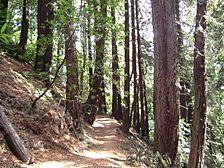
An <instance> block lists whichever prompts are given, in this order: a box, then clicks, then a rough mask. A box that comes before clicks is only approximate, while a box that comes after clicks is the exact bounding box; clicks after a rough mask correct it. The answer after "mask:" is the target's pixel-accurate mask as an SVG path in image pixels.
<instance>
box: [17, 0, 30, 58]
mask: <svg viewBox="0 0 224 168" xmlns="http://www.w3.org/2000/svg"><path fill="white" fill-rule="evenodd" d="M21 24H22V28H21V33H20V41H19V50H20V52H21V53H22V54H23V53H24V52H25V51H26V44H27V39H28V31H29V5H28V0H23V16H22V23H21Z"/></svg>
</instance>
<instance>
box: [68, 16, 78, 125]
mask: <svg viewBox="0 0 224 168" xmlns="http://www.w3.org/2000/svg"><path fill="white" fill-rule="evenodd" d="M68 20H69V21H68V23H67V25H66V31H65V32H66V34H65V35H66V41H65V57H66V70H67V81H66V112H68V113H70V114H71V116H72V117H73V119H74V123H75V126H76V124H77V122H79V115H80V112H79V111H80V104H79V82H78V58H77V54H76V51H75V50H76V48H75V34H74V23H73V21H72V19H69V18H68Z"/></svg>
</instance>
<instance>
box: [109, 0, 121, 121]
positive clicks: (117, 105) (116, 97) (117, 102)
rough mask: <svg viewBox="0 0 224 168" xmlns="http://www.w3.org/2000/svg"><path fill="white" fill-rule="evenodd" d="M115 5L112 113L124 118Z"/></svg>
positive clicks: (115, 116)
mask: <svg viewBox="0 0 224 168" xmlns="http://www.w3.org/2000/svg"><path fill="white" fill-rule="evenodd" d="M115 5H116V3H115V2H114V1H113V4H112V6H111V17H112V22H113V25H114V27H112V58H113V60H112V72H113V76H112V78H113V84H112V90H113V98H112V99H113V100H112V115H113V117H114V118H115V119H116V120H121V119H122V107H121V94H120V90H119V88H120V76H119V72H118V71H119V64H118V62H119V60H118V53H117V52H118V51H117V33H116V27H115V25H116V17H115Z"/></svg>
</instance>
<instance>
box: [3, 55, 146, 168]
mask: <svg viewBox="0 0 224 168" xmlns="http://www.w3.org/2000/svg"><path fill="white" fill-rule="evenodd" d="M31 72H32V67H31V66H30V65H26V64H24V63H20V62H18V61H16V60H14V59H12V58H10V57H6V56H3V55H1V54H0V105H2V106H4V107H5V108H6V109H7V110H6V114H7V116H8V118H9V119H10V121H11V122H12V124H13V126H14V127H15V129H16V131H17V133H18V134H19V136H20V137H21V138H22V140H23V141H24V144H25V146H26V147H27V148H28V150H29V151H30V153H31V154H32V155H33V157H34V163H33V164H32V165H27V164H24V163H22V162H21V161H19V160H18V159H17V158H16V157H15V156H14V155H13V154H12V153H11V152H10V150H9V149H8V147H7V145H6V142H5V140H4V137H3V136H2V135H0V167H2V168H14V167H15V168H16V167H18V168H75V167H80V168H81V167H83V168H84V167H86V168H94V167H96V168H103V167H105V168H107V167H108V168H109V167H111V168H112V167H147V166H145V164H143V163H140V162H139V163H137V162H136V161H133V159H130V157H129V156H130V155H132V154H134V152H135V151H137V150H136V149H135V147H134V146H135V144H139V143H142V142H140V141H139V140H133V139H132V138H130V137H129V138H127V137H126V136H124V135H123V134H122V132H121V131H120V124H119V123H118V122H117V121H116V120H114V119H112V118H110V117H109V116H106V115H101V116H97V119H96V121H95V122H94V124H93V126H88V125H86V124H84V126H83V129H84V135H83V137H82V139H83V140H82V141H79V140H77V139H76V138H75V137H74V135H73V133H72V132H69V131H65V132H61V131H60V129H59V127H60V124H61V118H60V116H61V115H62V111H63V109H61V108H60V107H59V106H58V104H57V102H56V101H54V100H53V98H52V95H51V94H49V93H48V94H47V96H46V97H44V98H43V99H41V100H40V101H39V102H38V104H37V108H36V109H34V110H32V111H30V105H31V103H32V101H33V100H34V96H37V95H39V94H40V93H42V91H43V89H44V87H43V85H42V83H41V82H40V81H39V80H37V79H36V78H34V77H33V75H32V73H31ZM28 112H32V115H29V114H28ZM133 141H136V142H135V143H133ZM133 144H134V145H133Z"/></svg>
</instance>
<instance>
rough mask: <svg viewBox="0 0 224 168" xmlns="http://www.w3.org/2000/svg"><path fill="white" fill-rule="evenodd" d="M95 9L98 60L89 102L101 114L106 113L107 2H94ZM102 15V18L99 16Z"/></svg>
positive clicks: (96, 60)
mask: <svg viewBox="0 0 224 168" xmlns="http://www.w3.org/2000/svg"><path fill="white" fill-rule="evenodd" d="M94 8H95V14H94V19H95V31H96V37H95V43H96V46H95V47H96V51H95V52H96V59H95V70H94V74H93V84H92V88H91V90H90V95H89V98H88V102H89V103H90V104H95V105H96V106H97V107H98V112H99V113H106V102H105V101H106V99H105V83H104V55H105V38H106V25H105V23H106V20H105V17H106V15H107V1H106V0H100V2H97V1H94ZM99 14H100V16H99Z"/></svg>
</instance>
